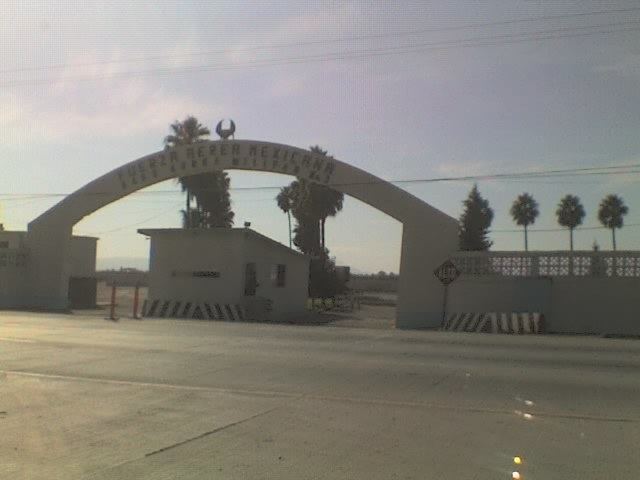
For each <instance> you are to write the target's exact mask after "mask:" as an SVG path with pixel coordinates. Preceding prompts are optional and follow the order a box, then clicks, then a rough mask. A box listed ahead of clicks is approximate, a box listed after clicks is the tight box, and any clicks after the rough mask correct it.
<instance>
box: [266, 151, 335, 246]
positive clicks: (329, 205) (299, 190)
mask: <svg viewBox="0 0 640 480" xmlns="http://www.w3.org/2000/svg"><path fill="white" fill-rule="evenodd" d="M310 150H311V151H312V152H314V153H318V154H320V155H326V154H327V151H326V150H323V149H322V148H321V147H319V146H318V145H315V146H313V147H310ZM276 201H277V202H278V207H279V208H280V209H281V210H282V211H283V212H285V213H287V214H288V215H293V217H294V218H295V219H296V221H297V226H296V227H295V228H294V229H293V233H294V234H295V235H294V236H295V238H294V239H293V240H291V236H290V240H291V241H290V244H291V243H293V244H295V245H296V246H298V247H301V246H302V250H303V251H305V252H312V251H313V252H316V251H324V250H325V248H326V247H325V223H326V220H327V218H328V217H334V216H336V215H337V214H338V212H340V211H341V210H342V207H343V205H344V194H342V193H341V192H337V191H335V190H333V189H331V188H329V187H327V186H325V185H320V184H318V183H315V182H311V181H309V180H306V179H303V178H299V179H297V180H294V181H293V182H291V183H290V184H289V185H288V186H286V187H283V188H282V189H281V190H280V193H279V194H278V196H277V197H276ZM309 222H313V223H315V224H316V225H313V226H311V225H306V223H309ZM303 223H304V224H305V225H302V224H303ZM289 231H290V232H291V219H290V216H289Z"/></svg>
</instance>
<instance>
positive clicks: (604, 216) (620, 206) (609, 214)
mask: <svg viewBox="0 0 640 480" xmlns="http://www.w3.org/2000/svg"><path fill="white" fill-rule="evenodd" d="M627 213H629V208H628V207H627V206H626V205H625V204H624V200H622V198H621V197H619V196H618V195H607V196H606V197H605V198H603V199H602V201H601V202H600V208H599V209H598V220H600V223H601V224H602V225H603V226H605V227H606V228H610V229H611V237H612V241H613V250H614V251H615V250H616V228H622V227H623V225H624V218H623V217H624V216H625V215H626V214H627Z"/></svg>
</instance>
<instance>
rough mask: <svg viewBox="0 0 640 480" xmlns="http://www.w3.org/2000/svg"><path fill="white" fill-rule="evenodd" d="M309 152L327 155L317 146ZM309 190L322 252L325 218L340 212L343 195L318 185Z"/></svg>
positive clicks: (313, 185) (314, 184) (312, 185)
mask: <svg viewBox="0 0 640 480" xmlns="http://www.w3.org/2000/svg"><path fill="white" fill-rule="evenodd" d="M309 150H311V151H312V152H313V153H319V154H320V155H327V150H324V149H323V148H322V147H320V146H319V145H314V146H312V147H309ZM310 190H311V198H312V203H313V209H314V210H315V213H316V215H317V216H318V218H319V219H320V246H321V247H322V249H323V250H324V248H325V241H324V239H325V228H324V225H325V222H326V220H327V217H335V216H336V215H337V214H338V212H340V211H342V207H343V206H344V194H343V193H342V192H338V191H336V190H333V189H332V188H329V187H327V186H325V185H320V184H318V183H313V184H310Z"/></svg>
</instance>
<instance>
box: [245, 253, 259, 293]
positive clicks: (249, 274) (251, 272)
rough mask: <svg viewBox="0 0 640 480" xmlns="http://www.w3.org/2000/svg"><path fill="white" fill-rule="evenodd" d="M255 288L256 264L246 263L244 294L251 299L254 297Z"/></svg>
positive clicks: (256, 284) (256, 283)
mask: <svg viewBox="0 0 640 480" xmlns="http://www.w3.org/2000/svg"><path fill="white" fill-rule="evenodd" d="M257 286H258V281H257V277H256V264H255V263H253V262H250V263H247V264H246V265H245V268H244V294H245V295H248V296H251V297H252V296H255V294H256V287H257Z"/></svg>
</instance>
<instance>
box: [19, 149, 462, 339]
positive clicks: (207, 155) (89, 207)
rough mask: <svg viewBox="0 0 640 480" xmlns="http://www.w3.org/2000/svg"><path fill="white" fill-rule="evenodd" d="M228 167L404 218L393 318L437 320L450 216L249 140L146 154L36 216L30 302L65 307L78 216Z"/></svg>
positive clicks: (355, 174) (310, 158)
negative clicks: (317, 188)
mask: <svg viewBox="0 0 640 480" xmlns="http://www.w3.org/2000/svg"><path fill="white" fill-rule="evenodd" d="M233 169H236V170H253V171H261V172H272V173H280V174H288V175H293V176H297V177H301V178H305V179H308V180H310V181H314V182H317V183H321V184H324V185H327V186H329V187H331V188H334V189H335V190H339V191H341V192H343V193H344V194H345V195H349V196H352V197H355V198H357V199H358V200H361V201H363V202H365V203H367V204H368V205H370V206H372V207H374V208H376V209H377V210H380V211H382V212H384V213H386V214H387V215H390V216H391V217H393V218H395V219H396V220H398V221H400V222H402V224H403V233H402V251H401V259H400V280H399V291H398V308H397V315H396V318H397V322H396V325H397V326H398V327H399V328H428V327H436V326H438V325H439V324H440V321H441V319H442V287H441V285H440V284H439V283H438V281H437V280H436V279H435V278H434V276H433V270H434V268H436V267H437V266H438V264H439V263H441V262H442V261H443V260H444V259H445V258H448V256H449V255H450V254H451V253H453V252H454V251H455V250H456V243H457V237H456V235H457V222H456V220H455V219H453V218H451V217H450V216H448V215H446V214H444V213H442V212H441V211H439V210H437V209H435V208H434V207H432V206H430V205H428V204H427V203H425V202H423V201H422V200H420V199H418V198H416V197H414V196H413V195H411V194H409V193H408V192H406V191H404V190H402V189H400V188H398V187H396V186H395V185H392V184H391V183H389V182H386V181H384V180H382V179H380V178H378V177H376V176H374V175H371V174H370V173H367V172H365V171H364V170H361V169H359V168H356V167H353V166H351V165H349V164H346V163H344V162H341V161H339V160H336V159H334V158H331V157H325V156H322V155H318V154H314V153H312V152H310V151H308V150H304V149H300V148H296V147H292V146H289V145H283V144H277V143H270V142H262V141H252V140H217V141H203V142H201V143H198V144H194V145H185V146H180V147H176V148H173V149H167V150H163V151H159V152H155V153H152V154H150V155H146V156H144V157H142V158H139V159H137V160H133V161H132V162H129V163H127V164H125V165H123V166H121V167H118V168H116V169H115V170H113V171H111V172H109V173H107V174H105V175H103V176H101V177H99V178H97V179H95V180H94V181H92V182H90V183H88V184H87V185H85V186H84V187H82V188H80V189H79V190H77V191H75V192H73V193H72V194H70V195H68V196H67V197H66V198H64V199H63V200H62V201H60V202H59V203H58V204H56V205H55V206H53V207H52V208H51V209H49V210H48V211H46V212H45V213H43V214H42V215H41V216H39V217H38V218H36V219H35V220H33V221H32V222H31V223H30V224H29V232H28V238H29V248H30V262H29V264H30V268H29V276H30V282H29V284H30V287H29V289H30V290H31V291H30V292H29V294H28V298H29V303H30V304H31V305H30V306H32V307H40V308H64V307H65V306H66V302H67V288H68V273H67V272H65V255H66V254H67V253H66V252H67V249H68V248H69V241H70V238H71V232H72V229H73V226H74V225H75V224H76V223H77V222H79V221H80V220H81V219H82V218H84V217H85V216H87V215H90V214H91V213H93V212H95V211H96V210H98V209H100V208H102V207H104V206H105V205H108V204H110V203H112V202H115V201H116V200H118V199H120V198H123V197H125V196H127V195H129V194H131V193H133V192H135V191H137V190H140V189H142V188H145V187H148V186H150V185H153V184H155V183H158V182H162V181H164V180H168V179H171V178H176V177H182V176H188V175H196V174H199V173H204V172H208V171H212V170H233Z"/></svg>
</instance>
